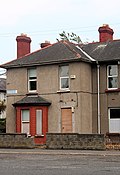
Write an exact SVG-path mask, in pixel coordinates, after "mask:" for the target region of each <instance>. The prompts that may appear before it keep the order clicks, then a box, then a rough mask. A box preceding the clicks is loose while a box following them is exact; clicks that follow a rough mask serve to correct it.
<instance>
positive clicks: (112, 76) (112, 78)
mask: <svg viewBox="0 0 120 175" xmlns="http://www.w3.org/2000/svg"><path fill="white" fill-rule="evenodd" d="M107 86H108V89H117V88H118V66H117V65H108V66H107Z"/></svg>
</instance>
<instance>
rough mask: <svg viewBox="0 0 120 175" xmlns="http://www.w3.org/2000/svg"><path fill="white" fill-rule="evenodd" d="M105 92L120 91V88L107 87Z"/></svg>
mask: <svg viewBox="0 0 120 175" xmlns="http://www.w3.org/2000/svg"><path fill="white" fill-rule="evenodd" d="M105 92H106V93H109V92H120V88H118V89H106V90H105Z"/></svg>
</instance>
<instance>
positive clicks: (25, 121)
mask: <svg viewBox="0 0 120 175" xmlns="http://www.w3.org/2000/svg"><path fill="white" fill-rule="evenodd" d="M25 110H26V111H29V120H23V111H25ZM24 124H28V125H29V131H28V132H27V133H26V134H27V135H30V110H29V109H22V110H21V133H24V130H23V126H24Z"/></svg>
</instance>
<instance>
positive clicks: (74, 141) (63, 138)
mask: <svg viewBox="0 0 120 175" xmlns="http://www.w3.org/2000/svg"><path fill="white" fill-rule="evenodd" d="M46 148H48V149H82V150H83V149H85V150H104V149H105V141H104V135H103V134H77V133H70V134H66V133H62V134H61V133H47V140H46Z"/></svg>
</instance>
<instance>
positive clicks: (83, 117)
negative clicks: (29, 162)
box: [1, 25, 120, 144]
mask: <svg viewBox="0 0 120 175" xmlns="http://www.w3.org/2000/svg"><path fill="white" fill-rule="evenodd" d="M98 31H99V42H93V43H88V44H81V45H76V44H73V43H71V42H69V41H58V42H57V43H54V44H50V43H47V42H46V43H43V44H41V49H39V50H37V51H35V52H32V53H30V43H31V39H30V37H28V36H26V35H23V34H22V35H21V36H17V38H16V40H17V59H15V60H13V61H11V62H9V63H6V64H4V65H1V67H2V68H5V69H6V70H7V120H6V129H7V132H8V133H15V132H17V133H27V134H28V135H30V136H32V137H34V139H35V143H36V144H43V143H45V142H46V133H47V132H48V133H82V134H84V133H85V134H87V133H90V134H91V133H103V134H106V133H120V51H119V48H120V40H113V33H114V32H113V30H112V29H111V28H110V27H109V26H108V25H103V26H102V27H99V30H98Z"/></svg>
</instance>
